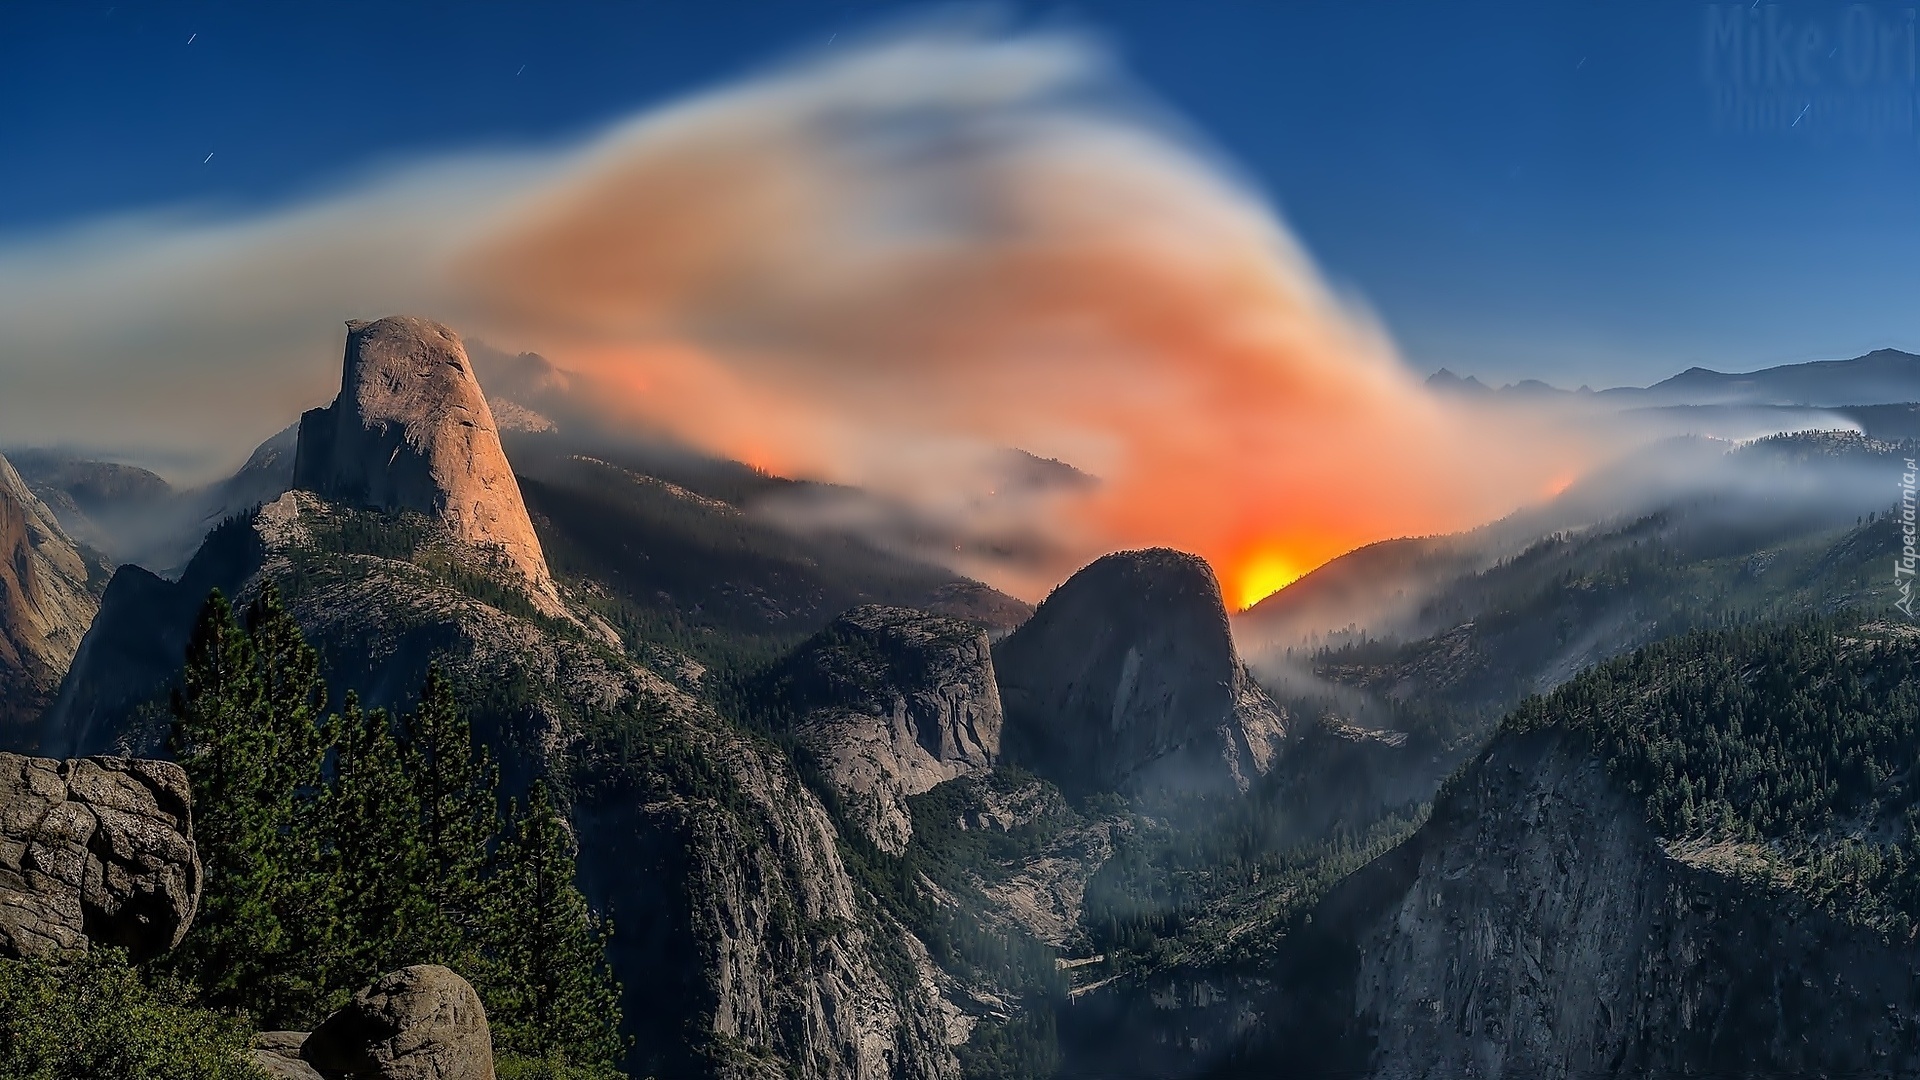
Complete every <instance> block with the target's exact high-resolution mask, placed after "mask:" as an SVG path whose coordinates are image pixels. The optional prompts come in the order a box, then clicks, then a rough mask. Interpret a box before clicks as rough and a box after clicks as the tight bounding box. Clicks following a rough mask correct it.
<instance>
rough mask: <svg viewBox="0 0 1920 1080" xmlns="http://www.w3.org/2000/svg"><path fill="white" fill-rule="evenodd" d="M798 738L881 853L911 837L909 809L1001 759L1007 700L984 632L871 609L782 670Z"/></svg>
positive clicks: (850, 616)
mask: <svg viewBox="0 0 1920 1080" xmlns="http://www.w3.org/2000/svg"><path fill="white" fill-rule="evenodd" d="M775 693H777V694H778V695H779V697H780V699H781V700H782V701H783V703H784V704H785V705H786V706H787V707H788V708H789V709H790V710H791V713H792V715H793V723H794V731H795V733H796V734H797V735H798V737H799V739H800V741H801V743H802V744H803V745H805V746H806V747H807V748H808V749H809V750H810V751H812V753H813V754H814V756H815V759H816V760H817V761H818V762H819V764H820V766H821V769H822V771H823V772H824V774H825V777H826V779H827V781H828V782H829V783H831V784H832V785H833V786H834V788H835V790H836V791H837V792H838V793H839V795H840V797H841V799H842V800H843V802H844V804H845V806H846V807H847V810H848V812H849V814H850V815H851V816H852V818H853V820H854V821H855V822H856V823H857V824H858V825H859V826H860V827H861V828H862V829H863V830H864V831H865V832H866V834H867V836H868V838H869V839H871V840H872V841H873V842H874V843H875V844H876V845H878V846H879V847H880V848H881V849H882V850H884V851H890V852H896V853H897V852H899V851H901V850H903V849H904V848H905V847H906V844H907V839H908V837H910V836H911V835H912V832H913V819H912V816H911V815H910V813H909V812H908V808H907V799H908V797H910V796H913V795H919V794H921V793H923V792H925V791H928V790H930V789H931V788H932V787H933V786H934V785H935V784H938V783H940V782H942V781H944V780H951V779H953V778H954V777H956V776H962V775H965V774H966V773H969V772H971V771H973V770H975V769H982V768H986V767H989V766H991V765H992V764H993V763H994V762H995V761H997V760H998V759H999V756H1000V727H1001V723H1002V716H1001V710H1000V691H999V688H998V687H997V686H996V685H995V682H994V676H993V656H992V650H991V646H990V645H989V644H988V642H987V634H986V631H984V630H982V629H980V628H979V627H976V626H973V625H971V624H969V623H964V622H960V621H959V620H957V619H949V618H945V617H942V616H939V615H929V614H926V613H925V612H920V611H913V610H910V609H907V608H893V607H881V606H878V605H867V606H864V607H859V608H855V609H854V610H852V611H850V612H848V613H846V614H845V615H842V616H841V617H840V618H838V619H836V620H834V622H833V624H832V625H830V626H829V627H828V628H827V629H826V630H824V631H822V632H821V633H819V634H817V635H815V636H814V637H813V638H811V639H809V640H808V641H806V642H805V643H804V644H802V645H801V646H800V648H798V649H797V650H795V651H794V653H793V655H792V656H790V657H788V658H787V660H786V661H785V662H784V663H782V664H781V665H780V668H779V670H778V675H777V680H776V684H775Z"/></svg>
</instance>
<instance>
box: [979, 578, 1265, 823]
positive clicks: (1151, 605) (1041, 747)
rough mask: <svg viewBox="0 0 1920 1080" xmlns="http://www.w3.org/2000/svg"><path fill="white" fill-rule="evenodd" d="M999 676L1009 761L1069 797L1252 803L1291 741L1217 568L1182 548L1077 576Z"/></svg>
mask: <svg viewBox="0 0 1920 1080" xmlns="http://www.w3.org/2000/svg"><path fill="white" fill-rule="evenodd" d="M994 666H995V668H996V670H997V671H998V673H999V680H1000V694H1001V700H1002V702H1003V704H1004V705H1005V708H1006V713H1007V732H1008V734H1007V742H1008V753H1009V756H1011V757H1016V758H1018V759H1020V760H1023V761H1024V762H1025V763H1027V764H1030V765H1031V766H1032V767H1033V768H1034V769H1035V771H1037V772H1040V773H1042V774H1043V775H1047V776H1050V777H1052V778H1053V779H1055V780H1056V781H1057V782H1059V783H1060V784H1061V785H1062V786H1064V787H1068V788H1077V789H1091V790H1150V789H1168V790H1181V791H1189V790H1191V791H1209V790H1233V789H1238V790H1245V788H1246V787H1247V785H1248V784H1249V783H1250V782H1251V780H1252V778H1253V777H1255V776H1258V775H1260V774H1262V773H1264V772H1266V771H1267V770H1268V769H1269V768H1271V767H1272V764H1273V759H1274V755H1275V753H1276V752H1277V750H1278V748H1279V745H1280V742H1281V740H1282V739H1283V738H1284V737H1285V734H1286V717H1285V714H1284V713H1283V712H1282V711H1281V710H1280V709H1279V708H1278V707H1277V706H1275V705H1274V703H1273V702H1272V701H1271V700H1270V699H1269V698H1268V697H1267V695H1266V694H1265V693H1264V692H1263V691H1261V690H1260V688H1259V687H1258V686H1257V685H1255V684H1254V682H1253V679H1252V677H1251V676H1250V675H1249V674H1248V673H1247V670H1246V667H1245V665H1243V664H1242V663H1241V662H1240V658H1239V655H1238V654H1237V653H1236V652H1235V651H1234V647H1233V636H1232V634H1231V632H1230V631H1229V629H1228V626H1227V608H1226V604H1225V603H1224V602H1223V600H1222V598H1221V593H1220V582H1219V580H1218V579H1217V578H1216V577H1215V576H1214V573H1213V570H1212V568H1211V567H1209V566H1208V565H1207V563H1206V561H1205V560H1204V559H1201V558H1200V557H1199V556H1197V555H1189V554H1187V553H1185V552H1180V551H1173V550H1171V549H1168V548H1152V549H1148V550H1145V551H1122V552H1117V553H1115V554H1112V555H1108V556H1106V557H1104V558H1101V559H1099V560H1097V561H1095V562H1094V563H1092V564H1091V565H1089V566H1087V567H1086V568H1085V569H1083V570H1081V571H1080V572H1079V573H1077V574H1075V575H1073V577H1071V578H1069V579H1068V580H1067V582H1066V584H1064V585H1062V586H1060V587H1059V588H1058V589H1056V590H1054V592H1053V594H1052V595H1051V596H1049V597H1047V599H1046V601H1045V602H1044V603H1042V604H1041V605H1040V608H1039V610H1038V611H1036V612H1035V613H1034V616H1033V618H1032V619H1031V620H1029V621H1028V622H1027V623H1026V624H1025V625H1024V626H1022V627H1020V629H1018V630H1016V631H1014V632H1013V634H1011V635H1009V636H1008V637H1007V638H1006V640H1004V641H1002V642H1001V643H1000V645H999V646H998V647H997V648H996V649H995V650H994Z"/></svg>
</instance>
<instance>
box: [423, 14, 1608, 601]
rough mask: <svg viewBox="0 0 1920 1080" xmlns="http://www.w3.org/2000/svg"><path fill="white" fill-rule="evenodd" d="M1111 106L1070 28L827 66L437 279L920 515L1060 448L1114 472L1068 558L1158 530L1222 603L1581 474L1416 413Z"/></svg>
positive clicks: (1224, 212)
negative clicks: (977, 472)
mask: <svg viewBox="0 0 1920 1080" xmlns="http://www.w3.org/2000/svg"><path fill="white" fill-rule="evenodd" d="M1132 100H1135V99H1134V97H1133V96H1132V95H1131V93H1130V91H1129V90H1128V89H1127V88H1126V87H1124V86H1122V85H1121V84H1120V83H1119V81H1118V80H1117V79H1116V78H1115V76H1114V75H1113V73H1112V72H1111V71H1110V70H1108V68H1107V66H1106V65H1105V63H1104V61H1103V60H1102V58H1101V57H1100V56H1099V54H1098V53H1097V52H1096V51H1095V50H1093V49H1092V48H1091V47H1090V46H1088V45H1087V44H1086V43H1084V42H1082V41H1079V40H1075V39H1070V38H1059V37H1045V38H1023V39H1013V40H998V39H986V38H980V37H977V36H972V35H967V34H961V35H955V36H940V35H931V36H916V37H908V38H904V39H895V40H890V41H885V42H880V43H876V44H873V45H871V46H869V47H867V48H863V49H859V50H855V51H851V52H847V53H841V54H835V55H833V56H830V57H822V58H818V59H816V60H813V61H811V62H808V63H806V64H803V65H800V66H797V67H795V68H792V69H789V70H785V71H782V72H779V73H776V74H773V75H770V76H766V77H764V78H762V79H761V80H758V81H755V82H752V83H749V84H746V85H744V86H740V87H735V88H731V89H727V90H724V91H721V92H718V93H716V94H713V95H710V96H708V97H705V98H701V99H698V100H695V101H691V102H688V103H686V104H683V105H680V106H677V107H674V108H672V109H669V110H666V111H664V112H662V113H660V114H657V115H654V116H651V117H648V118H644V119H643V120H641V121H639V122H637V123H635V124H634V125H632V126H630V127H629V128H627V129H625V130H623V131H621V132H618V133H616V134H615V135H613V136H612V137H610V138H609V139H608V140H606V141H605V142H604V143H603V144H602V145H601V146H599V147H597V148H596V149H595V150H594V151H593V152H592V153H591V154H589V155H587V156H586V157H585V158H583V160H582V161H581V162H580V164H579V165H578V167H577V168H575V169H573V170H571V171H569V172H568V174H567V175H565V177H564V178H563V179H562V180H560V181H559V182H556V183H554V184H552V185H550V186H548V187H546V188H545V189H543V190H541V191H538V192H537V193H534V194H532V195H530V196H529V197H527V198H526V199H524V200H523V201H521V202H520V203H519V204H518V205H517V206H515V207H513V208H511V209H510V210H509V211H508V212H506V213H505V214H504V215H503V217H502V219H501V223H500V224H499V225H498V227H497V228H495V229H494V230H493V231H492V232H491V233H490V234H489V235H487V236H485V237H484V238H482V239H481V240H480V241H479V242H477V243H476V244H475V245H474V246H473V247H472V248H471V249H470V251H469V252H467V253H466V255H465V256H463V257H462V259H461V261H460V263H459V267H460V277H459V280H460V283H461V288H462V291H463V295H465V296H466V297H467V298H468V299H469V300H470V301H471V302H472V303H473V304H474V305H475V306H476V315H477V317H478V318H479V319H480V320H481V321H482V322H483V323H484V324H485V325H486V326H487V330H486V332H487V333H488V335H489V336H490V337H491V336H494V335H498V336H501V337H503V338H508V339H511V340H514V341H516V342H518V343H522V344H524V345H526V346H528V347H535V348H538V349H539V350H540V351H542V352H545V353H546V354H547V355H549V356H552V357H554V358H555V359H556V360H557V361H559V362H560V363H562V364H563V365H573V366H578V367H581V368H584V369H589V370H591V371H593V372H595V373H597V374H602V375H608V376H615V377H617V376H619V375H620V374H621V373H622V372H633V371H638V372H644V373H645V385H644V388H643V389H641V388H636V391H635V396H634V399H633V401H631V402H628V403H626V404H627V407H629V408H631V409H633V410H635V411H636V413H637V414H639V415H644V416H645V417H646V418H647V419H648V420H649V421H650V422H652V423H656V424H660V425H664V426H666V427H667V428H669V429H671V430H673V431H675V432H676V433H677V434H679V435H680V436H681V437H683V438H686V439H688V440H690V441H692V442H694V443H696V444H698V445H701V446H703V447H705V448H707V449H710V450H712V451H715V452H718V453H722V454H729V455H732V456H735V457H743V458H747V459H749V460H755V461H767V462H778V463H780V464H781V465H782V466H784V467H785V468H788V469H791V470H795V471H799V472H803V473H806V474H810V475H817V476H822V477H826V478H830V479H835V480H841V481H847V482H851V483H857V484H862V485H866V486H869V487H877V488H879V489H881V490H885V491H890V492H892V493H895V494H898V495H901V496H903V497H908V498H933V499H936V500H937V499H938V498H940V497H941V493H942V492H946V491H949V490H951V489H954V488H958V487H965V486H966V485H967V484H968V483H969V482H970V479H969V476H970V473H969V470H970V469H971V467H972V466H973V465H974V464H975V463H976V462H978V461H981V460H984V459H985V458H986V457H987V456H988V455H991V454H993V453H995V452H998V451H1000V450H1001V449H1003V448H1005V447H1009V446H1017V447H1021V448H1024V449H1027V450H1030V451H1032V452H1035V453H1038V454H1042V455H1047V456H1054V457H1059V458H1062V459H1064V460H1067V461H1070V462H1073V463H1074V464H1076V465H1079V466H1081V467H1082V468H1085V469H1087V470H1088V471H1091V472H1093V473H1096V474H1098V475H1099V476H1101V477H1102V478H1103V479H1104V481H1105V483H1104V484H1102V485H1101V486H1100V487H1099V488H1098V489H1096V490H1095V491H1093V492H1092V493H1090V494H1085V495H1079V496H1075V497H1074V498H1072V499H1071V500H1068V501H1067V502H1065V503H1064V504H1061V505H1054V506H1051V507H1048V508H1046V509H1045V512H1046V513H1048V514H1051V515H1058V516H1059V517H1058V520H1059V521H1060V522H1062V523H1063V524H1064V526H1065V528H1066V533H1067V535H1069V536H1070V537H1071V540H1070V542H1069V543H1067V544H1066V545H1065V546H1064V549H1063V550H1064V552H1066V553H1067V554H1066V555H1065V556H1063V557H1064V558H1065V559H1066V561H1068V562H1071V561H1073V560H1076V559H1080V558H1086V557H1091V556H1092V555H1094V554H1097V553H1098V552H1099V551H1101V550H1107V549H1111V548H1114V547H1120V546H1132V545H1143V544H1162V543H1164V544H1171V545H1174V546H1177V547H1182V548H1186V549H1189V550H1193V551H1197V552H1199V553H1201V554H1203V555H1205V556H1207V557H1208V558H1209V559H1210V560H1211V561H1212V562H1213V563H1214V565H1215V567H1216V568H1217V569H1218V571H1219V572H1220V573H1221V575H1222V577H1223V579H1224V580H1225V583H1226V586H1227V589H1228V595H1229V596H1230V597H1234V598H1237V599H1239V600H1240V601H1241V602H1242V603H1250V602H1252V601H1253V600H1255V599H1258V598H1259V596H1260V595H1263V594H1264V592H1265V591H1271V589H1272V588H1277V587H1279V585H1282V584H1284V583H1285V582H1286V580H1289V579H1290V577H1291V576H1293V575H1297V574H1298V573H1300V572H1303V571H1304V570H1306V569H1310V568H1311V567H1312V566H1314V565H1316V564H1318V563H1320V562H1323V561H1325V560H1326V559H1328V558H1331V557H1332V556H1334V555H1337V554H1339V553H1341V552H1342V551H1345V550H1348V549H1350V548H1352V547H1354V546H1356V545H1358V544H1361V543H1364V542H1367V541H1369V540H1374V539H1378V538H1381V537H1384V536H1391V535H1401V534H1407V533H1422V532H1432V531H1437V530H1448V529H1456V528H1461V527H1466V526H1470V525H1474V524H1478V523H1480V522H1482V521H1485V520H1487V519H1488V518H1490V517H1493V516H1497V515H1498V514H1500V513H1503V512H1505V511H1507V510H1510V509H1511V508H1513V507H1514V506H1515V505H1517V504H1519V503H1521V502H1524V501H1526V500H1527V499H1529V498H1530V497H1533V496H1535V495H1536V494H1537V493H1538V492H1539V491H1540V490H1542V489H1543V488H1545V487H1546V486H1547V485H1548V484H1549V483H1550V482H1552V481H1553V480H1554V479H1555V478H1557V477H1559V476H1561V475H1563V474H1565V473H1567V472H1568V471H1569V470H1571V469H1574V468H1577V467H1578V466H1579V465H1581V464H1582V463H1583V462H1584V461H1585V459H1586V457H1587V456H1588V454H1589V453H1590V452H1591V448H1590V447H1585V446H1580V445H1575V444H1573V443H1572V442H1571V441H1570V440H1568V439H1565V438H1561V437H1555V436H1552V435H1550V434H1549V433H1547V432H1544V431H1541V430H1531V431H1522V430H1515V429H1513V428H1512V426H1511V425H1510V424H1508V423H1504V422H1503V423H1490V422H1488V419H1487V417H1486V415H1475V414H1468V413H1465V412H1463V411H1461V409H1460V408H1459V407H1456V406H1451V405H1449V404H1447V403H1444V402H1440V401H1436V400H1434V399H1433V398H1432V397H1431V396H1430V395H1429V394H1428V393H1426V392H1425V390H1424V388H1423V387H1421V386H1420V385H1419V384H1418V383H1417V381H1416V380H1414V379H1413V378H1411V377H1410V375H1409V374H1408V372H1407V370H1406V369H1405V368H1404V366H1403V365H1402V364H1401V363H1400V362H1399V361H1398V359H1397V358H1396V356H1395V354H1394V352H1393V349H1392V347H1391V345H1390V344H1389V342H1388V341H1387V339H1386V337H1385V335H1384V334H1383V333H1382V332H1380V331H1379V330H1378V329H1377V328H1376V327H1375V326H1374V325H1373V324H1372V323H1371V322H1370V321H1369V320H1368V319H1367V318H1366V317H1365V316H1364V315H1362V314H1360V313H1358V312H1357V311H1355V310H1354V309H1353V308H1352V307H1351V306H1350V305H1348V304H1345V303H1343V302H1341V300H1340V299H1339V298H1337V297H1335V296H1334V295H1333V294H1332V293H1331V292H1330V291H1329V290H1328V289H1327V287H1326V286H1325V285H1324V284H1323V283H1322V281H1321V279H1320V277H1319V275H1318V274H1317V272H1316V271H1315V269H1314V267H1313V265H1312V263H1311V261H1310V260H1309V259H1308V258H1307V256H1306V255H1305V254H1304V253H1303V252H1302V251H1301V250H1300V249H1299V247H1298V245H1297V244H1296V243H1295V242H1294V241H1293V239H1292V237H1291V236H1290V235H1289V234H1288V233H1287V231H1286V229H1285V227H1284V226H1283V225H1282V224H1281V223H1280V221H1279V220H1278V219H1277V217H1276V216H1275V215H1274V214H1273V212H1272V211H1271V210H1270V209H1269V208H1268V207H1267V206H1265V205H1264V204H1263V202H1262V201H1261V200H1260V199H1259V198H1257V197H1256V196H1255V195H1254V194H1252V193H1251V192H1249V191H1248V190H1247V189H1246V188H1244V187H1243V186H1242V185H1240V184H1237V183H1236V182H1234V181H1233V180H1232V179H1231V178H1230V176H1229V174H1228V171H1227V170H1225V169H1224V168H1222V167H1221V166H1219V165H1218V164H1217V163H1216V162H1214V161H1213V160H1211V159H1210V158H1209V156H1208V155H1206V154H1205V153H1204V152H1202V151H1201V150H1199V149H1198V148H1196V147H1195V146H1194V145H1193V144H1192V143H1191V142H1190V141H1189V140H1187V139H1185V138H1184V137H1182V136H1181V135H1179V134H1178V133H1177V132H1175V131H1174V130H1172V129H1171V128H1170V127H1169V126H1167V125H1166V124H1164V123H1160V122H1157V121H1155V120H1153V119H1150V118H1149V117H1148V115H1147V114H1146V113H1145V112H1144V111H1143V110H1142V109H1140V108H1137V107H1133V106H1131V105H1129V104H1125V103H1126V102H1129V101H1132ZM662 343H671V344H666V345H663V344H662ZM636 386H637V384H636ZM1034 512H1040V511H1039V510H1035V511H1034ZM1282 567H1284V569H1280V568H1282ZM974 569H975V570H977V571H979V572H982V573H984V574H986V575H987V576H989V577H993V576H995V574H996V571H995V569H994V568H993V567H991V566H981V567H974ZM1065 569H1070V567H1053V568H1050V569H1049V570H1048V571H1047V572H1045V573H1042V574H1041V575H1039V578H1038V579H1037V580H1033V581H1014V582H1011V584H1013V585H1014V586H1015V587H1018V588H1020V589H1021V591H1023V592H1027V593H1029V594H1032V593H1034V592H1035V591H1037V590H1041V589H1044V588H1045V587H1046V585H1047V584H1050V583H1051V581H1052V580H1057V577H1053V576H1051V575H1054V574H1057V573H1058V572H1061V571H1063V570H1065ZM999 576H1000V578H1001V580H1002V581H1003V583H1006V575H1005V574H1004V573H1001V574H1000V575H999Z"/></svg>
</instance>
